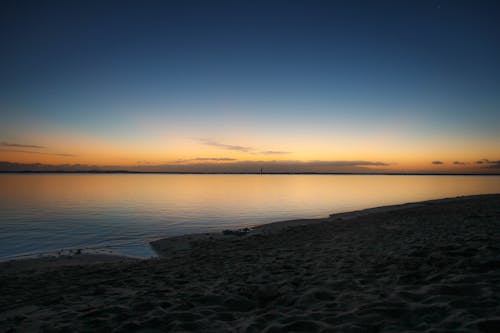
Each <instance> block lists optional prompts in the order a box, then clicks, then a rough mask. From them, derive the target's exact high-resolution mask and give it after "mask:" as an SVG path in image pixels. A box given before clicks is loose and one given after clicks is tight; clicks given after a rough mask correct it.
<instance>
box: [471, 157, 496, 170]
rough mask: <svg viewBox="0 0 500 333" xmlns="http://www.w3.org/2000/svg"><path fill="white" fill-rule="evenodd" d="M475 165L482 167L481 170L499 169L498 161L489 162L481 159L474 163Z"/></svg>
mask: <svg viewBox="0 0 500 333" xmlns="http://www.w3.org/2000/svg"><path fill="white" fill-rule="evenodd" d="M476 164H479V165H484V166H482V167H481V168H482V169H500V160H496V161H491V160H489V159H487V158H482V159H480V160H479V161H476Z"/></svg>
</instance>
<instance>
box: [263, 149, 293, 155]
mask: <svg viewBox="0 0 500 333" xmlns="http://www.w3.org/2000/svg"><path fill="white" fill-rule="evenodd" d="M259 154H261V155H286V154H290V152H289V151H277V150H265V151H261V152H259Z"/></svg>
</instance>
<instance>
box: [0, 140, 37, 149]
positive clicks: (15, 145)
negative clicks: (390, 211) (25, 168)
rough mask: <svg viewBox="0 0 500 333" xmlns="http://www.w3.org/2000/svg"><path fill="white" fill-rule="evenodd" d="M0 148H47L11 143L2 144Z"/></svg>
mask: <svg viewBox="0 0 500 333" xmlns="http://www.w3.org/2000/svg"><path fill="white" fill-rule="evenodd" d="M0 146H2V147H17V148H36V149H41V148H45V147H44V146H38V145H26V144H21V143H10V142H6V141H3V142H0Z"/></svg>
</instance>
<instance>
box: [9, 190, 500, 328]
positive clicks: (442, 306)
mask: <svg viewBox="0 0 500 333" xmlns="http://www.w3.org/2000/svg"><path fill="white" fill-rule="evenodd" d="M189 237H190V238H189ZM153 246H154V248H155V249H156V250H157V251H158V252H159V253H162V254H163V256H164V257H163V258H162V259H152V260H144V261H134V262H119V263H117V262H115V263H113V262H109V263H104V264H103V263H101V264H94V265H88V264H87V265H72V266H58V267H46V266H44V265H42V266H43V267H44V268H43V269H42V268H40V267H31V268H29V270H26V268H20V269H11V270H9V271H7V270H6V269H5V266H4V265H6V264H3V265H0V295H1V298H0V331H5V332H8V331H12V332H14V331H20V332H24V331H39V330H40V331H62V332H64V331H89V332H96V331H117V332H130V331H142V332H161V331H199V332H225V331H236V332H293V331H305V332H403V331H425V332H478V331H480V332H500V195H485V196H473V197H465V198H458V199H451V200H441V201H429V202H423V203H418V204H410V205H402V206H396V207H394V206H393V207H384V208H379V209H372V210H367V211H361V212H354V213H347V214H338V215H333V216H331V217H329V218H326V219H316V220H297V221H294V222H286V223H276V224H270V225H266V226H262V227H260V228H256V229H255V230H252V231H250V232H249V233H247V234H245V235H243V236H234V235H230V236H225V235H221V234H219V235H212V234H204V235H191V236H183V237H180V238H176V239H173V240H172V239H168V240H162V241H158V242H154V243H153Z"/></svg>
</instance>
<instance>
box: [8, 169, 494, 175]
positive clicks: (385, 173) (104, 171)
mask: <svg viewBox="0 0 500 333" xmlns="http://www.w3.org/2000/svg"><path fill="white" fill-rule="evenodd" d="M67 173H69V174H166V175H313V176H314V175H320V176H321V175H353V176H500V173H417V172H404V173H399V172H262V173H260V172H180V171H178V172H172V171H127V170H109V171H106V170H79V171H62V170H57V171H34V170H25V171H0V174H67Z"/></svg>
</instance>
